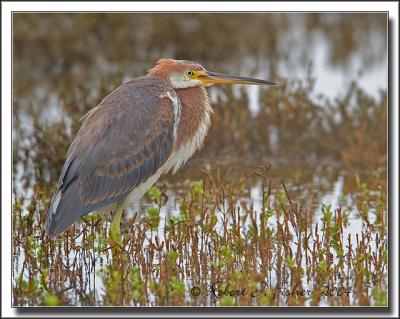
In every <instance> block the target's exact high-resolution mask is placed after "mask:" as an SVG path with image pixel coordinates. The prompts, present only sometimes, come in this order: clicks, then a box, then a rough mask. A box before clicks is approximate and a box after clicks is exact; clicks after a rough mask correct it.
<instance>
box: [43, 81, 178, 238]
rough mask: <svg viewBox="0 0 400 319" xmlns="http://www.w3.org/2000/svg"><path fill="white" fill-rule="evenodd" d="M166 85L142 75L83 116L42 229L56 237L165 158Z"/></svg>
mask: <svg viewBox="0 0 400 319" xmlns="http://www.w3.org/2000/svg"><path fill="white" fill-rule="evenodd" d="M170 90H171V88H170V87H168V86H167V85H166V83H165V82H163V81H162V80H161V79H158V78H150V77H143V78H139V79H136V80H134V81H131V82H128V83H126V84H124V85H122V86H121V87H119V88H118V89H117V90H115V91H114V92H113V93H111V94H110V95H108V96H107V97H106V98H104V99H103V101H102V102H101V103H100V104H99V106H97V107H96V108H94V109H92V110H91V111H90V112H89V113H88V114H87V115H86V116H84V121H83V123H82V126H81V128H80V130H79V132H78V133H77V135H76V137H75V139H74V141H73V142H72V144H71V146H70V149H69V150H68V154H67V160H66V162H65V164H64V167H63V169H62V171H61V175H60V179H59V184H58V189H57V191H56V193H55V195H54V196H53V198H52V201H51V203H50V207H49V211H48V215H47V219H46V232H47V234H49V235H50V236H53V237H54V236H57V235H59V234H60V233H62V232H63V231H65V230H66V229H67V228H68V227H69V226H70V225H71V224H73V223H74V222H75V221H76V220H77V219H78V218H80V217H81V216H83V215H85V214H87V213H90V212H91V211H93V210H95V209H99V208H102V207H104V206H106V205H109V204H111V203H113V202H117V201H121V200H122V199H124V198H125V197H126V196H127V195H128V194H129V193H130V192H131V191H132V190H133V189H134V188H135V187H136V186H138V185H139V184H141V183H143V182H144V181H145V180H146V179H147V178H149V177H150V176H151V175H153V174H154V173H155V172H156V171H157V170H158V169H159V168H160V167H161V166H162V165H163V164H164V163H165V162H166V161H167V159H168V158H169V156H170V155H171V153H172V150H173V145H174V134H173V132H174V124H175V123H174V112H173V108H174V105H172V102H171V101H170V100H169V99H168V98H162V97H160V96H164V95H163V93H164V92H166V91H170Z"/></svg>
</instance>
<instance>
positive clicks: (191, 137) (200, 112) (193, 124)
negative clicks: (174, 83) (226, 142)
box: [171, 87, 212, 173]
mask: <svg viewBox="0 0 400 319" xmlns="http://www.w3.org/2000/svg"><path fill="white" fill-rule="evenodd" d="M176 94H177V95H178V98H179V100H180V102H181V114H180V119H179V123H178V127H177V133H176V140H175V145H174V151H173V153H172V154H171V161H172V162H173V164H172V167H171V168H172V170H173V173H175V172H176V171H177V170H178V169H179V168H180V167H181V166H182V165H183V164H184V163H185V162H186V161H187V160H188V159H189V158H190V157H191V156H192V155H193V153H194V152H195V151H196V150H197V149H198V148H200V147H201V146H202V145H203V141H204V138H205V136H206V135H207V132H208V129H209V128H210V124H211V113H212V108H211V105H210V100H209V97H208V94H207V91H206V90H205V89H204V88H203V87H193V88H186V89H181V90H176Z"/></svg>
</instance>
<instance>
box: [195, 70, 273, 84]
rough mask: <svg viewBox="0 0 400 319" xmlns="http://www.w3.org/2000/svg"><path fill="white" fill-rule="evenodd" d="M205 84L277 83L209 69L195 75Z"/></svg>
mask: <svg viewBox="0 0 400 319" xmlns="http://www.w3.org/2000/svg"><path fill="white" fill-rule="evenodd" d="M197 78H198V79H199V80H200V81H202V82H203V83H204V84H205V85H207V86H208V85H213V84H223V83H226V84H253V85H278V84H276V83H274V82H270V81H266V80H260V79H255V78H248V77H243V76H233V75H227V74H222V73H215V72H211V71H205V72H204V73H202V74H200V75H199V76H198V77H197Z"/></svg>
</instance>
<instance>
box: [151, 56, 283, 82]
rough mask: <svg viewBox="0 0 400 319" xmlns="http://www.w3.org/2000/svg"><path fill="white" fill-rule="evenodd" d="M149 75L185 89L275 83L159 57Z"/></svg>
mask: <svg viewBox="0 0 400 319" xmlns="http://www.w3.org/2000/svg"><path fill="white" fill-rule="evenodd" d="M148 73H149V74H150V75H155V76H159V77H161V78H162V79H164V80H165V81H167V82H168V83H170V84H171V85H172V87H173V88H174V89H185V88H189V87H195V86H211V85H213V84H223V83H226V84H254V85H277V84H276V83H273V82H270V81H265V80H260V79H254V78H248V77H241V76H232V75H227V74H222V73H215V72H211V71H207V70H206V69H205V68H204V67H202V66H201V65H200V64H197V63H194V62H190V61H185V60H172V59H161V60H158V62H157V64H156V66H155V67H154V68H152V69H150V70H149V71H148Z"/></svg>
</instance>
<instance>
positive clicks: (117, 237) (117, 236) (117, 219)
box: [109, 204, 124, 247]
mask: <svg viewBox="0 0 400 319" xmlns="http://www.w3.org/2000/svg"><path fill="white" fill-rule="evenodd" d="M123 211H124V208H123V206H122V205H121V204H119V205H118V207H117V211H116V212H115V213H114V216H113V218H112V222H111V226H110V232H109V236H110V243H111V245H112V246H114V245H115V244H117V245H118V246H120V247H122V242H121V230H120V228H121V227H120V226H121V216H122V212H123Z"/></svg>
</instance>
